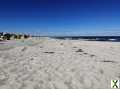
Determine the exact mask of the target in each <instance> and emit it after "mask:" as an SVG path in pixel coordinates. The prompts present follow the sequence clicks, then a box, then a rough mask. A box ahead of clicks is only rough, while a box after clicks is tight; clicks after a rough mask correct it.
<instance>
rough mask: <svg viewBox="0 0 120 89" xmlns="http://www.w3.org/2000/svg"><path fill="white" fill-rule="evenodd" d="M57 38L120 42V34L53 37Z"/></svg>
mask: <svg viewBox="0 0 120 89" xmlns="http://www.w3.org/2000/svg"><path fill="white" fill-rule="evenodd" d="M52 38H55V39H63V40H66V39H71V40H79V39H84V40H88V41H109V42H120V36H55V37H52Z"/></svg>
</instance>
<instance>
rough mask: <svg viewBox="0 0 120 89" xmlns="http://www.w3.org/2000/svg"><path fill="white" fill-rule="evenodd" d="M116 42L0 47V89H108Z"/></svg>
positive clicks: (116, 71)
mask: <svg viewBox="0 0 120 89" xmlns="http://www.w3.org/2000/svg"><path fill="white" fill-rule="evenodd" d="M111 79H120V42H97V41H83V40H58V39H50V38H40V39H37V40H36V39H29V40H20V41H18V40H17V41H10V42H7V43H4V44H0V89H111V85H110V83H111Z"/></svg>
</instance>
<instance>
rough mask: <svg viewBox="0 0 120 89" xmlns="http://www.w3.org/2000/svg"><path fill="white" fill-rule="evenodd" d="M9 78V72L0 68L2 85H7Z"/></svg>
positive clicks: (0, 84) (0, 83) (0, 82)
mask: <svg viewBox="0 0 120 89" xmlns="http://www.w3.org/2000/svg"><path fill="white" fill-rule="evenodd" d="M8 78H9V77H8V74H7V73H6V72H4V71H3V70H2V69H0V86H3V85H5V84H6V82H7V80H8Z"/></svg>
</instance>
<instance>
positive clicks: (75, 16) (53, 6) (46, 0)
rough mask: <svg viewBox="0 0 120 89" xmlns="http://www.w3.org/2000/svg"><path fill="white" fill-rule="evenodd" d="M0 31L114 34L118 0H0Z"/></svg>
mask: <svg viewBox="0 0 120 89" xmlns="http://www.w3.org/2000/svg"><path fill="white" fill-rule="evenodd" d="M0 31H9V32H27V33H31V34H34V33H41V34H53V35H84V34H87V35H89V34H91V35H92V34H96V35H97V34H98V35H99V34H102V35H104V34H106V33H107V34H108V35H111V34H113V35H116V34H118V32H120V0H0ZM103 33H104V34H103ZM109 33H110V34H109Z"/></svg>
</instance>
